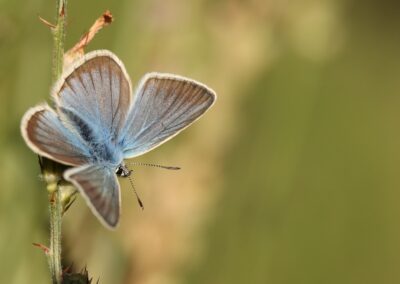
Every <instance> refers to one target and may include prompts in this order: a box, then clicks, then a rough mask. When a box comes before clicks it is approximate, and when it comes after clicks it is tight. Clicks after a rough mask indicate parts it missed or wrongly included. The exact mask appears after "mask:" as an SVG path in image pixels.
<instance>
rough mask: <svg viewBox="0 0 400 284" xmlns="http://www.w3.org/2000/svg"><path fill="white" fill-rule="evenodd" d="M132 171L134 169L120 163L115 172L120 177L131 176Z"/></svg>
mask: <svg viewBox="0 0 400 284" xmlns="http://www.w3.org/2000/svg"><path fill="white" fill-rule="evenodd" d="M131 173H132V170H130V169H128V168H127V167H126V166H125V165H119V166H118V168H116V169H115V174H116V175H117V176H120V177H129V176H130V175H131Z"/></svg>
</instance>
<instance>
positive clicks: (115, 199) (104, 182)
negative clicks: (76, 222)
mask: <svg viewBox="0 0 400 284" xmlns="http://www.w3.org/2000/svg"><path fill="white" fill-rule="evenodd" d="M64 178H65V179H66V180H67V181H70V182H71V183H72V184H73V185H74V186H75V187H76V188H78V190H79V191H80V193H81V194H82V195H83V197H84V198H85V199H86V201H87V203H88V205H89V207H90V208H91V209H92V212H93V213H94V214H95V215H96V216H97V217H98V218H99V220H100V221H101V222H102V223H103V224H104V225H106V226H107V227H109V228H115V227H116V226H117V224H118V221H119V215H120V208H121V195H120V188H119V184H118V180H117V177H116V175H115V173H114V170H113V169H112V168H111V167H108V166H104V165H85V166H81V167H76V168H71V169H69V170H67V171H66V172H65V173H64Z"/></svg>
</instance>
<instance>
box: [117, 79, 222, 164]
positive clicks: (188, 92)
mask: <svg viewBox="0 0 400 284" xmlns="http://www.w3.org/2000/svg"><path fill="white" fill-rule="evenodd" d="M214 101H215V93H214V91H212V90H211V89H209V88H208V87H206V86H204V85H203V84H201V83H198V82H196V81H193V80H190V79H186V78H183V77H180V76H175V75H170V74H160V73H150V74H148V75H146V76H145V77H144V78H143V79H142V81H141V83H140V84H139V87H138V89H137V91H136V94H135V98H134V101H133V106H132V109H131V110H130V113H129V116H128V119H127V123H126V125H125V128H124V131H123V133H122V140H121V144H122V145H123V149H124V156H125V158H132V157H135V156H138V155H141V154H143V153H145V152H148V151H150V150H151V149H153V148H155V147H157V146H158V145H160V144H162V143H163V142H165V141H167V140H168V139H170V138H172V137H173V136H175V135H176V134H178V133H179V132H180V131H181V130H182V129H184V128H186V127H187V126H189V125H190V124H191V123H192V122H194V121H195V120H196V119H198V118H199V117H200V116H201V115H202V114H203V113H204V112H205V111H206V110H207V109H208V108H210V106H211V105H212V104H213V103H214Z"/></svg>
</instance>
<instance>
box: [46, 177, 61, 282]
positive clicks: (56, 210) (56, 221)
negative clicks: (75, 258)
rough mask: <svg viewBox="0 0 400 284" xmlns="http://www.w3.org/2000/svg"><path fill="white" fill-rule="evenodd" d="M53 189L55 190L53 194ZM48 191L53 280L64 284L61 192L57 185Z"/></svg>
mask: <svg viewBox="0 0 400 284" xmlns="http://www.w3.org/2000/svg"><path fill="white" fill-rule="evenodd" d="M51 187H52V188H53V189H54V191H53V193H50V192H51ZM47 190H48V191H49V194H50V204H49V210H50V251H49V254H48V258H49V265H50V272H51V278H52V281H53V283H54V284H60V283H62V266H61V221H62V220H61V218H62V204H61V198H60V197H61V192H60V190H59V188H58V186H57V185H55V186H52V185H51V184H49V185H48V186H47Z"/></svg>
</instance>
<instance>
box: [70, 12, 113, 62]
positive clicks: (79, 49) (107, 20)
mask: <svg viewBox="0 0 400 284" xmlns="http://www.w3.org/2000/svg"><path fill="white" fill-rule="evenodd" d="M112 21H113V16H112V14H111V12H110V11H108V10H107V11H105V12H104V13H103V14H102V15H101V16H100V17H99V18H98V19H97V20H96V21H95V22H94V23H93V25H92V26H91V27H90V29H89V31H88V32H86V33H85V34H83V35H82V36H81V39H80V40H79V41H78V42H77V43H76V44H75V45H74V47H72V48H71V49H70V50H68V51H67V52H66V53H65V55H64V67H65V66H68V65H69V64H70V63H72V62H73V61H74V60H75V59H76V58H78V57H80V56H82V55H83V54H84V53H85V51H84V48H85V47H86V46H87V45H88V44H89V43H90V42H91V41H92V39H93V38H94V36H95V35H96V34H97V33H98V32H99V31H100V30H101V29H102V28H104V27H106V26H108V25H109V24H111V23H112Z"/></svg>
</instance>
